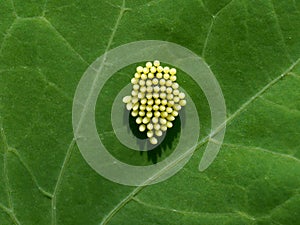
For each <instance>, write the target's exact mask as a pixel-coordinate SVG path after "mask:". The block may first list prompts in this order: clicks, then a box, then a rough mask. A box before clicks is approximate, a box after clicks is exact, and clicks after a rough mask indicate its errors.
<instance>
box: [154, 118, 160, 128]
mask: <svg viewBox="0 0 300 225" xmlns="http://www.w3.org/2000/svg"><path fill="white" fill-rule="evenodd" d="M154 118H155V117H154ZM153 128H154V130H159V129H160V124H159V123H155V124H154V125H153Z"/></svg>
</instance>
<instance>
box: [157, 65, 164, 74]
mask: <svg viewBox="0 0 300 225" xmlns="http://www.w3.org/2000/svg"><path fill="white" fill-rule="evenodd" d="M156 70H157V72H159V73H161V72H162V71H164V68H163V67H162V66H158V67H157V69H156Z"/></svg>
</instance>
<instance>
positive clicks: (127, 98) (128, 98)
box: [122, 96, 131, 104]
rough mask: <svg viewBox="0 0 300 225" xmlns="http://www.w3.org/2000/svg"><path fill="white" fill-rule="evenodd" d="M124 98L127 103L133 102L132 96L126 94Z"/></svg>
mask: <svg viewBox="0 0 300 225" xmlns="http://www.w3.org/2000/svg"><path fill="white" fill-rule="evenodd" d="M122 100H123V102H124V103H125V104H127V103H129V102H131V96H125V97H124V98H123V99H122Z"/></svg>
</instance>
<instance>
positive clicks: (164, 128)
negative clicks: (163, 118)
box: [160, 125, 168, 131]
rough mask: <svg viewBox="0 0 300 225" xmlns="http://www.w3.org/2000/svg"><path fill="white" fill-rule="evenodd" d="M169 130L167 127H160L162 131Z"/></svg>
mask: <svg viewBox="0 0 300 225" xmlns="http://www.w3.org/2000/svg"><path fill="white" fill-rule="evenodd" d="M167 129H168V127H167V125H161V126H160V130H161V131H167Z"/></svg>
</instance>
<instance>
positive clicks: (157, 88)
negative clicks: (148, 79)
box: [153, 79, 160, 93]
mask: <svg viewBox="0 0 300 225" xmlns="http://www.w3.org/2000/svg"><path fill="white" fill-rule="evenodd" d="M156 80H157V79H156ZM157 83H158V81H157ZM153 84H154V79H153ZM159 90H160V88H159V86H154V87H153V91H154V92H156V93H157V92H159Z"/></svg>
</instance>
